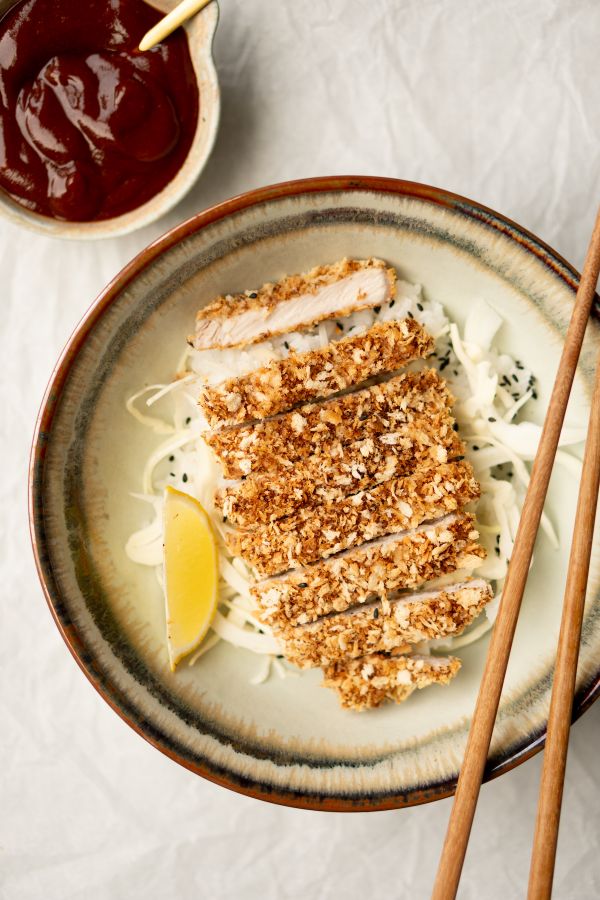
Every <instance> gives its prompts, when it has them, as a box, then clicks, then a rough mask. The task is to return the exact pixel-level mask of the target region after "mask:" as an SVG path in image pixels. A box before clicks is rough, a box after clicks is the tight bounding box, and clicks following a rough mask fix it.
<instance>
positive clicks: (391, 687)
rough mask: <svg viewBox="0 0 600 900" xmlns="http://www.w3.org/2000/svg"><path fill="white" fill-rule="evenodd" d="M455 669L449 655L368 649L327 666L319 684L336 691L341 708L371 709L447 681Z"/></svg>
mask: <svg viewBox="0 0 600 900" xmlns="http://www.w3.org/2000/svg"><path fill="white" fill-rule="evenodd" d="M459 669H460V660H459V659H456V657H453V656H450V657H444V656H419V655H414V656H403V655H390V654H387V653H371V654H369V655H368V656H361V657H359V658H358V659H344V660H341V661H340V662H336V663H332V664H331V665H329V666H327V667H326V668H325V679H324V681H323V687H328V688H333V690H334V691H337V694H338V696H339V698H340V702H341V704H342V706H343V707H344V708H345V709H356V710H362V709H373V708H374V707H377V706H381V704H382V703H385V701H386V700H393V701H394V702H395V703H402V702H403V701H404V700H407V699H408V698H409V697H410V695H411V694H412V693H413V691H415V690H417V689H420V688H425V687H429V685H430V684H448V683H449V682H450V681H451V680H452V679H453V678H454V676H455V675H456V674H457V672H458V670H459Z"/></svg>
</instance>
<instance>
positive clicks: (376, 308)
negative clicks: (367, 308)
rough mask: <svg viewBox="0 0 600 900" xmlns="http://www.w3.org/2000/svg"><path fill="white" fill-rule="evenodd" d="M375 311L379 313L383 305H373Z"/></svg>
mask: <svg viewBox="0 0 600 900" xmlns="http://www.w3.org/2000/svg"><path fill="white" fill-rule="evenodd" d="M373 312H375V313H377V315H379V313H380V312H381V307H380V306H374V307H373Z"/></svg>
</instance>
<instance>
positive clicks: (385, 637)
mask: <svg viewBox="0 0 600 900" xmlns="http://www.w3.org/2000/svg"><path fill="white" fill-rule="evenodd" d="M491 599H492V590H491V588H490V586H489V584H488V583H487V581H484V580H483V579H473V580H472V581H465V582H462V583H460V584H454V585H448V586H447V587H445V588H443V589H441V590H438V591H423V592H421V593H416V594H409V595H400V597H398V598H395V599H392V600H381V601H379V600H378V601H374V602H373V603H367V604H365V605H363V606H359V607H355V608H353V609H350V610H347V611H346V612H342V613H335V614H333V615H329V616H325V617H324V618H322V619H317V621H316V622H311V623H310V624H309V625H297V626H296V627H295V628H292V627H288V628H284V629H282V630H281V632H279V631H278V632H277V634H278V635H279V636H280V637H281V638H282V639H283V641H284V644H285V655H286V657H287V659H289V660H290V661H291V662H293V663H295V664H296V665H297V666H300V668H303V669H306V668H310V667H313V666H327V665H330V664H331V663H334V662H338V661H341V660H347V659H355V658H357V657H359V656H366V655H367V654H369V653H391V652H394V651H395V652H404V649H403V648H404V647H405V646H406V645H412V644H418V643H420V642H421V641H428V640H432V639H433V638H439V637H446V636H448V635H458V634H461V632H462V631H464V629H465V628H466V627H467V625H470V624H471V622H472V621H473V620H474V619H475V617H476V616H478V615H479V613H480V612H481V611H482V609H483V608H484V606H485V605H486V603H488V601H489V600H491Z"/></svg>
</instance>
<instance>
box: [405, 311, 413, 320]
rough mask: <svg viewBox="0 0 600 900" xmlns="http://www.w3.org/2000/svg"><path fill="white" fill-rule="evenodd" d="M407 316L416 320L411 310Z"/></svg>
mask: <svg viewBox="0 0 600 900" xmlns="http://www.w3.org/2000/svg"><path fill="white" fill-rule="evenodd" d="M406 315H407V316H408V318H409V319H414V316H413V314H412V313H411V311H410V309H409V310H408V312H407V313H406Z"/></svg>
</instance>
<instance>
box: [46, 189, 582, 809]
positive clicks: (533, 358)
mask: <svg viewBox="0 0 600 900" xmlns="http://www.w3.org/2000/svg"><path fill="white" fill-rule="evenodd" d="M344 255H348V256H357V257H367V256H371V255H377V256H380V257H383V258H385V259H387V260H388V261H389V262H390V263H392V264H393V265H395V266H396V268H397V270H398V272H399V273H400V275H401V277H403V278H406V279H408V280H409V281H412V282H420V283H421V284H422V285H423V286H424V290H425V292H426V294H427V295H429V296H430V297H432V298H435V299H438V300H440V301H442V302H443V303H444V305H445V306H446V309H447V310H448V311H449V313H450V315H451V317H453V318H454V319H456V320H457V321H458V322H459V323H461V322H463V321H464V318H465V314H466V312H467V310H468V308H469V304H470V303H472V302H473V301H474V300H475V299H476V298H480V297H483V298H485V299H486V300H487V301H488V302H489V303H491V304H492V305H493V306H494V307H495V308H496V309H498V310H499V311H500V312H501V313H502V315H503V317H504V320H505V323H504V325H503V327H502V330H501V332H500V338H499V343H500V346H501V347H504V348H505V349H507V350H509V351H510V352H511V353H513V354H515V355H516V357H517V358H521V359H524V360H526V361H527V363H528V365H529V366H530V367H531V368H532V369H533V371H534V372H535V373H536V374H537V376H538V379H539V399H538V400H537V403H536V405H535V407H534V413H533V415H534V417H535V418H537V419H538V420H541V419H542V417H543V412H544V409H545V407H546V404H547V401H548V397H549V394H550V390H551V386H552V381H553V377H554V373H555V370H556V367H557V364H558V359H559V354H560V352H561V347H562V343H563V336H564V333H565V328H566V324H567V320H568V316H569V313H570V310H571V307H572V303H573V298H574V292H575V289H576V285H577V282H578V275H577V273H576V272H575V271H574V269H573V268H572V267H571V266H570V265H569V264H568V263H566V262H565V261H564V260H563V259H561V258H560V257H559V256H558V255H557V254H556V253H555V252H554V251H553V250H551V249H550V248H549V247H547V246H546V245H545V244H544V243H543V242H542V241H540V240H539V239H538V238H536V237H534V236H533V235H532V234H530V233H528V232H527V231H525V230H524V229H522V228H520V227H519V226H517V225H515V224H514V223H512V222H510V221H508V220H507V219H505V218H504V217H503V216H500V215H498V214H497V213H494V212H492V211H491V210H488V209H486V208H484V207H482V206H480V205H479V204H477V203H474V202H471V201H469V200H465V199H463V198H460V197H457V196H455V195H452V194H449V193H446V192H444V191H441V190H437V189H434V188H429V187H426V186H423V185H417V184H411V183H408V182H403V181H395V180H387V179H378V178H328V179H327V178H326V179H316V180H307V181H300V182H293V183H289V184H283V185H277V186H274V187H269V188H264V189H262V190H258V191H254V192H252V193H250V194H246V195H244V196H241V197H237V198H235V199H233V200H229V201H227V202H225V203H223V204H221V205H220V206H217V207H214V208H212V209H209V210H207V211H206V212H203V213H201V214H199V215H197V216H195V217H194V218H193V219H190V220H189V221H187V222H185V223H184V224H182V225H180V226H179V227H177V228H175V229H174V230H173V231H171V232H169V233H168V234H166V235H165V236H164V237H163V238H162V239H160V240H159V241H157V242H156V243H154V244H152V245H151V246H150V247H149V248H147V249H146V250H145V251H144V252H143V253H141V254H140V255H139V256H138V257H136V258H135V259H134V260H133V262H131V263H130V264H129V265H128V266H127V267H126V268H125V269H124V270H123V271H122V272H121V273H120V275H118V276H117V277H116V278H115V280H114V281H113V282H112V283H111V284H110V285H109V286H108V287H107V288H106V290H105V291H104V292H103V293H102V294H101V295H100V297H99V298H98V300H97V301H96V303H95V305H94V306H93V307H92V308H91V310H90V311H89V312H88V314H87V315H86V316H85V318H84V320H83V321H82V322H81V324H80V325H79V327H78V328H77V330H76V332H75V333H74V335H73V337H72V338H71V340H70V341H69V344H68V346H67V347H66V349H65V351H64V352H63V355H62V357H61V358H60V360H59V362H58V365H57V367H56V370H55V372H54V374H53V376H52V379H51V382H50V385H49V387H48V390H47V393H46V396H45V399H44V401H43V405H42V409H41V412H40V416H39V420H38V423H37V429H36V434H35V442H34V447H33V453H32V461H31V481H30V492H31V493H30V502H31V520H32V535H33V542H34V549H35V556H36V561H37V566H38V569H39V574H40V577H41V580H42V584H43V587H44V591H45V593H46V597H47V599H48V602H49V604H50V608H51V611H52V613H53V615H54V618H55V621H56V624H57V626H58V628H59V629H60V631H61V633H62V635H63V637H64V639H65V641H66V643H67V645H68V647H69V649H70V650H71V652H72V653H73V655H74V656H75V658H76V660H77V662H78V663H79V665H80V666H81V668H82V669H83V671H84V672H85V674H86V675H87V677H88V678H89V679H90V681H91V682H92V684H93V685H94V686H95V687H96V688H97V690H98V691H99V693H100V694H101V695H102V696H103V697H104V699H105V700H106V701H107V702H108V703H109V704H110V705H111V706H112V707H113V709H114V710H115V711H116V712H117V713H119V715H121V716H122V717H123V718H124V719H125V721H127V722H128V723H129V724H130V725H131V726H132V727H133V728H134V729H136V730H137V731H138V732H139V734H141V735H142V736H143V737H145V738H146V739H147V740H148V741H150V742H151V743H152V744H153V745H154V746H155V747H157V748H158V749H160V750H161V751H162V752H163V753H165V754H167V755H168V756H170V757H171V758H172V759H174V760H176V761H177V762H178V763H180V764H181V765H183V766H186V767H187V768H189V769H191V770H192V771H193V772H197V773H198V774H200V775H203V776H204V777H206V778H208V779H210V780H212V781H214V782H217V783H218V784H222V785H225V786H227V787H229V788H231V789H233V790H236V791H241V792H242V793H246V794H249V795H251V796H253V797H259V798H262V799H264V800H271V801H274V802H277V803H284V804H290V805H295V806H299V807H308V808H313V809H322V810H375V809H386V808H391V807H401V806H405V805H410V804H415V803H422V802H425V801H429V800H434V799H437V798H440V797H444V796H446V795H448V794H450V793H451V792H452V791H453V789H454V786H455V782H456V777H457V771H458V768H459V764H460V761H461V758H462V754H463V750H464V747H465V740H466V736H467V728H468V724H469V717H470V715H471V713H472V710H473V707H474V703H475V698H476V692H477V688H478V684H479V680H480V676H481V673H482V667H483V663H484V657H485V653H486V647H487V641H486V639H483V640H481V641H480V642H479V643H477V644H474V645H472V646H469V647H467V648H466V649H464V651H459V655H460V656H461V658H462V660H463V668H462V670H461V672H460V673H459V675H458V677H457V678H456V679H455V680H454V681H453V682H452V683H451V684H450V685H449V686H448V687H446V688H441V687H437V686H436V687H432V688H431V689H429V690H427V691H422V692H418V693H416V694H414V695H413V696H412V697H411V698H410V699H409V700H408V701H407V702H406V703H404V704H403V705H401V706H395V705H393V704H389V705H387V706H385V707H382V708H381V709H379V710H374V711H372V712H367V713H355V712H348V711H344V710H342V709H341V708H340V707H339V705H338V702H337V699H336V697H335V696H334V694H333V693H332V692H331V691H328V690H325V689H323V688H322V687H321V686H320V681H321V673H320V671H319V670H312V671H309V672H305V673H303V674H302V675H300V676H298V677H290V678H286V679H284V680H280V679H278V678H277V677H275V678H271V679H270V680H269V681H268V682H267V683H266V684H264V685H261V686H258V687H257V686H254V685H252V684H250V683H249V681H250V678H251V677H252V675H254V674H255V673H256V669H257V658H256V657H255V656H254V655H253V654H252V653H250V652H248V651H245V650H236V649H233V648H232V647H231V646H229V645H226V644H222V643H221V644H219V645H218V646H217V647H216V648H215V649H213V650H211V651H210V653H208V654H206V655H205V656H204V657H202V659H201V660H200V661H199V662H198V663H197V664H196V665H195V666H193V667H189V666H186V665H182V666H181V667H180V668H179V669H178V671H177V672H176V673H175V674H172V673H171V672H170V671H169V666H168V660H167V653H166V647H165V638H164V631H165V622H164V611H163V601H162V597H161V591H160V589H159V587H158V585H157V583H156V579H155V575H154V572H153V571H151V570H148V569H144V568H142V567H139V566H137V565H135V564H133V563H131V562H130V561H129V560H128V558H127V556H126V555H125V552H124V544H125V541H126V539H127V537H128V535H129V533H130V532H131V531H132V530H134V529H136V528H138V527H140V525H141V524H143V523H144V521H145V518H144V510H143V509H142V510H141V509H140V502H139V501H138V500H135V499H133V498H132V497H131V496H130V492H131V491H136V490H140V485H141V468H142V461H143V460H144V459H145V457H146V456H147V455H148V453H149V452H150V450H151V449H152V447H153V446H154V445H155V444H156V443H157V442H159V441H160V440H161V438H160V437H156V436H154V435H153V434H152V433H149V431H148V429H145V428H144V427H143V426H141V425H139V423H137V422H136V421H135V420H134V419H133V418H131V417H130V416H129V415H128V413H127V412H126V411H125V400H126V398H127V396H128V395H129V394H130V393H132V392H133V391H134V390H136V389H137V388H139V387H140V386H142V385H144V384H150V383H156V382H162V381H169V380H170V379H171V378H172V375H173V372H174V366H175V364H176V361H177V360H178V358H179V355H180V351H181V350H182V347H183V343H184V340H185V337H186V335H187V334H189V333H190V330H191V327H192V323H193V320H194V314H195V312H196V310H197V309H198V307H199V306H201V305H202V304H205V303H207V302H208V301H209V300H210V299H211V298H214V297H215V296H216V295H217V294H219V293H227V292H235V291H238V290H242V289H244V288H246V287H248V286H253V285H258V284H261V283H262V282H264V281H266V280H274V279H277V278H279V277H281V276H282V275H283V274H284V273H291V272H299V271H304V270H306V269H308V268H310V267H311V266H314V265H315V264H318V263H325V262H331V261H333V260H336V259H339V258H340V257H342V256H344ZM599 344H600V325H599V324H598V320H597V319H594V320H593V321H592V323H591V325H590V328H589V334H588V336H587V339H586V343H585V346H584V351H583V355H582V357H581V362H580V364H579V367H578V370H577V376H576V379H575V384H574V389H573V395H572V400H571V404H570V407H569V414H568V421H569V423H570V424H574V425H581V424H584V423H585V422H586V418H587V415H588V412H589V404H590V395H591V381H592V375H591V373H592V364H593V357H594V352H595V350H596V349H597V347H598V346H599ZM576 494H577V478H576V476H573V475H570V474H568V473H566V472H565V470H564V469H558V470H557V472H556V474H555V476H554V477H553V479H552V483H551V488H550V492H549V497H548V504H547V511H548V514H549V515H550V516H551V518H552V520H553V521H554V523H555V525H556V527H557V529H558V532H559V534H560V542H561V546H560V550H558V551H556V550H553V549H552V548H551V547H550V546H549V544H548V542H547V541H542V540H540V542H539V544H538V546H537V549H536V558H535V562H534V566H533V570H532V572H531V577H530V579H529V584H528V588H527V592H526V596H525V600H524V605H523V609H522V614H521V617H520V621H519V625H518V629H517V634H516V639H515V644H514V649H513V653H512V657H511V661H510V666H509V669H508V673H507V677H506V684H505V689H504V693H503V696H502V701H501V706H500V711H499V718H498V722H497V726H496V729H495V732H494V739H493V743H492V747H491V754H490V760H489V766H488V769H487V777H492V776H496V775H500V774H501V773H503V772H506V771H507V769H510V768H511V767H512V766H514V765H516V764H517V763H520V762H522V761H523V760H525V759H527V758H528V757H529V756H531V755H532V754H533V753H534V752H535V751H536V750H538V749H539V748H540V747H541V745H542V743H543V740H544V733H545V728H546V718H547V711H548V703H549V689H550V682H551V675H552V667H553V658H554V654H555V645H556V638H557V633H558V624H559V617H560V606H561V600H562V588H563V584H564V576H565V570H566V562H567V555H568V548H569V535H570V530H571V528H572V521H573V514H574V508H575V499H576ZM599 588H600V555H599V554H598V551H597V546H596V548H595V551H594V555H593V559H592V567H591V577H590V590H589V597H588V603H587V607H586V613H585V622H584V626H583V641H582V649H581V658H580V664H579V674H578V681H577V696H576V700H575V715H580V714H581V713H582V712H583V710H585V709H586V708H587V707H588V706H589V705H590V704H591V702H592V701H593V700H594V699H595V698H596V696H597V694H598V692H599V690H600V591H599Z"/></svg>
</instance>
